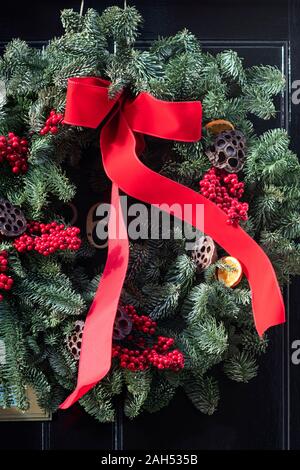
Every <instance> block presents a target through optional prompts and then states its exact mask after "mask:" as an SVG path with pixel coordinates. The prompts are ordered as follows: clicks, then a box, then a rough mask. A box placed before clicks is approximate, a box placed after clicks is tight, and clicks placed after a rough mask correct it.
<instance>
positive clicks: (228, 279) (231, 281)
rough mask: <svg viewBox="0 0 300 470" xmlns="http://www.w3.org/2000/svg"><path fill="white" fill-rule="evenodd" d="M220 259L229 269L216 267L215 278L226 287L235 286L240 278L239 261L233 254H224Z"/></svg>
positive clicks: (241, 272)
mask: <svg viewBox="0 0 300 470" xmlns="http://www.w3.org/2000/svg"><path fill="white" fill-rule="evenodd" d="M220 261H221V262H222V263H223V264H225V265H227V266H229V267H230V268H231V269H230V270H229V269H228V270H227V269H225V268H218V270H217V278H218V280H219V281H222V282H223V283H224V284H225V286H227V287H235V286H236V285H237V284H239V282H240V281H241V279H242V276H243V270H242V266H241V264H240V262H239V261H238V260H237V259H236V258H233V256H224V257H223V258H221V259H220Z"/></svg>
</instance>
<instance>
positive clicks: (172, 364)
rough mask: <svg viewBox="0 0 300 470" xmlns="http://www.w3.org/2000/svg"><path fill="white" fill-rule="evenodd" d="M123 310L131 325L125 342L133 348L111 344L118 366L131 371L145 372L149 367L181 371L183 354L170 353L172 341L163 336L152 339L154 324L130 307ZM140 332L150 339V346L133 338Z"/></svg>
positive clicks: (154, 330)
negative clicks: (131, 328) (132, 344)
mask: <svg viewBox="0 0 300 470" xmlns="http://www.w3.org/2000/svg"><path fill="white" fill-rule="evenodd" d="M125 310H126V312H127V313H128V315H129V316H130V317H131V319H132V325H133V330H132V333H131V335H129V336H127V340H128V341H129V342H131V343H134V346H135V348H134V349H133V348H130V347H122V346H121V345H119V344H113V347H112V357H114V358H118V359H119V362H120V366H121V367H122V368H124V369H129V370H131V371H138V370H146V369H149V367H150V366H153V367H156V368H157V369H170V370H173V371H175V372H178V371H179V370H180V369H183V367H184V357H183V354H182V353H181V352H180V351H178V350H177V349H173V350H172V351H170V348H171V347H172V346H173V345H174V339H172V338H167V337H165V336H158V337H156V338H153V335H154V334H155V332H156V327H157V325H156V322H155V321H153V320H151V318H149V317H147V316H146V315H141V316H139V315H138V314H137V313H136V310H135V308H134V307H133V306H132V305H127V306H126V307H125ZM140 332H142V333H145V334H149V335H150V336H151V337H152V338H151V339H152V345H151V346H147V344H146V340H145V338H143V337H140V336H139V337H135V336H136V335H135V333H140Z"/></svg>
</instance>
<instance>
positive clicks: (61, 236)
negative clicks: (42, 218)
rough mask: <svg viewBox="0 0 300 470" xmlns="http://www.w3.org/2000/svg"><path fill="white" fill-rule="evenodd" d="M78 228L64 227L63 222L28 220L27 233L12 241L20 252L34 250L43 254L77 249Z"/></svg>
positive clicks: (78, 240)
mask: <svg viewBox="0 0 300 470" xmlns="http://www.w3.org/2000/svg"><path fill="white" fill-rule="evenodd" d="M79 232H80V229H79V228H77V227H68V228H66V227H65V226H64V225H63V224H58V223H57V222H51V223H49V224H42V223H40V222H29V223H28V226H27V233H25V234H23V235H21V236H20V237H19V238H17V239H16V240H15V241H14V247H15V249H16V250H17V251H19V252H20V253H24V252H25V251H31V250H35V251H37V252H38V253H40V254H41V255H43V256H48V255H51V254H52V253H55V252H56V251H58V250H78V249H79V248H80V245H81V240H80V238H79V237H78V235H79Z"/></svg>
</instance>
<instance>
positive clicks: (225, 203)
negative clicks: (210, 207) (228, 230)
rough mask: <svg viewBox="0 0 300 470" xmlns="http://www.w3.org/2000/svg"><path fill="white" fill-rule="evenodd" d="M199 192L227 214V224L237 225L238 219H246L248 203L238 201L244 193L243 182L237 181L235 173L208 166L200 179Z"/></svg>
mask: <svg viewBox="0 0 300 470" xmlns="http://www.w3.org/2000/svg"><path fill="white" fill-rule="evenodd" d="M200 192H201V194H202V195H203V196H204V197H206V198H207V199H210V200H211V201H213V202H214V203H215V204H217V206H218V207H220V208H221V209H222V210H223V211H224V212H225V213H226V214H227V215H228V219H227V222H228V224H230V225H237V224H238V223H239V221H240V220H247V219H248V214H247V211H248V204H247V203H246V202H240V201H239V199H240V198H241V197H242V195H243V193H244V183H243V182H239V180H238V176H237V174H236V173H230V174H228V173H226V172H225V171H223V170H220V169H218V168H214V167H213V168H210V170H208V171H207V172H206V173H205V175H204V177H203V179H202V180H201V181H200Z"/></svg>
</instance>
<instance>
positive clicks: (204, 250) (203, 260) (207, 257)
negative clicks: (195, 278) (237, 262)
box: [192, 235, 217, 271]
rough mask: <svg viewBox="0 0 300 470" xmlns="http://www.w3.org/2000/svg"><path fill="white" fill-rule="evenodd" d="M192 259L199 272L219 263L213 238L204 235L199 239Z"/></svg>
mask: <svg viewBox="0 0 300 470" xmlns="http://www.w3.org/2000/svg"><path fill="white" fill-rule="evenodd" d="M192 259H193V260H194V262H195V263H196V265H197V268H198V270H199V271H202V270H203V269H206V268H208V266H210V265H211V264H212V263H214V262H215V261H217V249H216V245H215V243H214V241H213V239H212V238H211V237H209V236H207V235H203V236H202V237H200V238H198V240H197V241H196V243H195V245H194V248H193V251H192Z"/></svg>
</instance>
